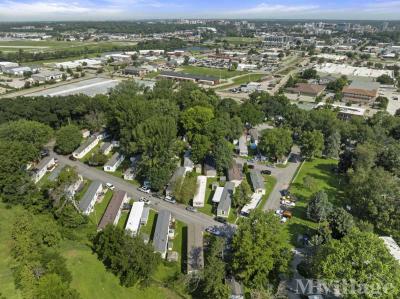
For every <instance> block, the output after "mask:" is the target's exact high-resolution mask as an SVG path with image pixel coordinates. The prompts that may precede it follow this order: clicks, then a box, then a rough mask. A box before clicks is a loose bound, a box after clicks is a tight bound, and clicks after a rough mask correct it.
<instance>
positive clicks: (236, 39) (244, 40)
mask: <svg viewBox="0 0 400 299" xmlns="http://www.w3.org/2000/svg"><path fill="white" fill-rule="evenodd" d="M222 41H227V42H228V43H231V44H255V43H259V42H261V40H260V39H259V38H256V37H242V36H227V37H224V38H222Z"/></svg>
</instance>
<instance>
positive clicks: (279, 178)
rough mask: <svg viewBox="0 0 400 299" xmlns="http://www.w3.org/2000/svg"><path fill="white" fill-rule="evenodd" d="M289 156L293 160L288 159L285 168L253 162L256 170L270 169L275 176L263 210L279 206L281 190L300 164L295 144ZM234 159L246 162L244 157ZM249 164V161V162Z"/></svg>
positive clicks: (285, 186)
mask: <svg viewBox="0 0 400 299" xmlns="http://www.w3.org/2000/svg"><path fill="white" fill-rule="evenodd" d="M291 156H292V157H293V158H295V159H293V161H289V162H288V165H287V166H286V167H285V168H279V167H271V166H267V165H264V164H255V165H254V169H257V170H270V171H271V175H272V176H274V177H275V178H276V184H275V187H274V189H272V192H271V194H270V195H269V198H268V200H267V202H266V203H265V205H264V207H263V210H264V211H269V210H276V209H279V207H280V198H281V193H280V192H281V190H283V189H287V188H288V186H289V184H290V182H291V181H292V179H293V176H294V175H295V174H296V170H297V168H298V167H299V166H300V163H301V162H300V159H299V157H300V149H299V148H298V147H297V146H294V147H293V148H292V152H291ZM235 160H236V161H237V162H238V163H241V164H243V163H244V162H246V161H245V160H244V159H242V158H240V157H237V158H235ZM249 164H251V163H249Z"/></svg>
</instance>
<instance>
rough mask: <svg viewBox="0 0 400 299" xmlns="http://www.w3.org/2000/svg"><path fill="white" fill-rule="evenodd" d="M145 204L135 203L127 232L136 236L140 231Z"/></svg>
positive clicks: (126, 227) (127, 223)
mask: <svg viewBox="0 0 400 299" xmlns="http://www.w3.org/2000/svg"><path fill="white" fill-rule="evenodd" d="M143 208H144V202H134V203H133V205H132V209H131V211H130V213H129V217H128V221H127V222H126V226H125V230H127V231H130V232H132V234H133V235H136V234H137V232H138V230H139V225H140V219H141V218H142V213H143Z"/></svg>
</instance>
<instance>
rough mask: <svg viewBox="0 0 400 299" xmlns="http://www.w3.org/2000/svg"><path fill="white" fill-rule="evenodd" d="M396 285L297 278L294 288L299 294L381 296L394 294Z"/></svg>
mask: <svg viewBox="0 0 400 299" xmlns="http://www.w3.org/2000/svg"><path fill="white" fill-rule="evenodd" d="M393 290H394V286H393V284H392V283H386V284H381V283H374V282H371V283H358V282H356V281H355V280H352V279H350V280H344V279H343V280H329V281H328V280H315V279H296V288H295V289H294V290H293V291H294V292H295V293H296V294H299V295H309V294H321V295H333V296H344V295H347V296H348V295H368V296H373V297H381V296H384V295H390V294H392V292H393Z"/></svg>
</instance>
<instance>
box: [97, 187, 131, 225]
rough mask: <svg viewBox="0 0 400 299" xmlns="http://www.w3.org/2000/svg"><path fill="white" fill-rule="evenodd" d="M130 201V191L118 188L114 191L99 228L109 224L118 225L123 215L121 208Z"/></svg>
mask: <svg viewBox="0 0 400 299" xmlns="http://www.w3.org/2000/svg"><path fill="white" fill-rule="evenodd" d="M127 201H128V193H126V192H125V191H120V190H118V191H117V192H114V195H113V197H112V198H111V201H110V202H109V204H108V206H107V209H106V211H105V212H104V214H103V217H101V220H100V223H99V225H98V226H97V230H102V229H104V228H105V227H106V226H107V225H108V224H113V225H117V224H118V220H119V218H120V216H121V208H122V206H123V204H124V203H125V202H127Z"/></svg>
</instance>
